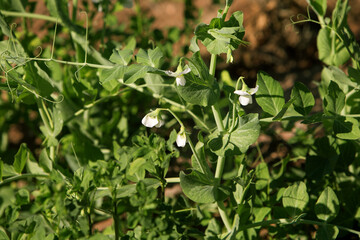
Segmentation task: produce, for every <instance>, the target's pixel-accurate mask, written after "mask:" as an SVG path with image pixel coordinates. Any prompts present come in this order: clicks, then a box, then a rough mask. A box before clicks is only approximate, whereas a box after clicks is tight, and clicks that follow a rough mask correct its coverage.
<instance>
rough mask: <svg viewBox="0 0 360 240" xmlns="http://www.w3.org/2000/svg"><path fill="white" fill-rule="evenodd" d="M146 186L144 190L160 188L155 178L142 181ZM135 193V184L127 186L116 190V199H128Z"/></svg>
mask: <svg viewBox="0 0 360 240" xmlns="http://www.w3.org/2000/svg"><path fill="white" fill-rule="evenodd" d="M142 182H143V183H145V185H146V189H147V190H148V189H156V188H158V187H160V185H161V183H160V182H159V180H157V179H155V178H145V179H143V180H142ZM135 193H136V184H128V185H125V186H122V187H120V188H118V189H116V198H125V197H130V196H131V195H133V194H135Z"/></svg>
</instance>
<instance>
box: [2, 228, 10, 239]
mask: <svg viewBox="0 0 360 240" xmlns="http://www.w3.org/2000/svg"><path fill="white" fill-rule="evenodd" d="M0 239H2V240H10V238H9V237H8V236H7V235H6V233H5V232H4V231H3V230H2V229H0Z"/></svg>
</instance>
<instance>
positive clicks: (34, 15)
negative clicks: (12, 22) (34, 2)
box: [0, 10, 62, 24]
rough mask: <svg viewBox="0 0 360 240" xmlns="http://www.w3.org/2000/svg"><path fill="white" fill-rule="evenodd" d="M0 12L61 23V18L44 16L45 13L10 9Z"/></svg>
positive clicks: (11, 15) (5, 14)
mask: <svg viewBox="0 0 360 240" xmlns="http://www.w3.org/2000/svg"><path fill="white" fill-rule="evenodd" d="M0 13H1V14H2V15H4V16H10V17H21V18H35V19H40V20H45V21H48V22H54V23H56V22H58V23H60V24H62V22H61V20H59V19H57V18H54V17H50V16H46V15H41V14H36V13H27V12H12V11H5V10H0Z"/></svg>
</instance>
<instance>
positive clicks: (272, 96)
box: [256, 72, 285, 116]
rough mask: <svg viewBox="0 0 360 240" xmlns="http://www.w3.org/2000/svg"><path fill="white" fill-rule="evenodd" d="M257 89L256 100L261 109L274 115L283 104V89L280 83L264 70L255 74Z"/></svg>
mask: <svg viewBox="0 0 360 240" xmlns="http://www.w3.org/2000/svg"><path fill="white" fill-rule="evenodd" d="M257 84H258V85H259V90H258V91H257V92H256V102H257V103H258V104H259V105H260V107H261V108H262V110H263V111H264V112H266V113H269V114H270V115H272V116H276V115H277V114H278V113H279V112H280V111H281V109H282V107H283V106H284V104H285V99H284V91H283V90H282V88H281V86H280V83H279V82H277V81H275V80H274V79H273V78H272V77H271V76H270V75H268V74H267V73H265V72H259V73H258V74H257Z"/></svg>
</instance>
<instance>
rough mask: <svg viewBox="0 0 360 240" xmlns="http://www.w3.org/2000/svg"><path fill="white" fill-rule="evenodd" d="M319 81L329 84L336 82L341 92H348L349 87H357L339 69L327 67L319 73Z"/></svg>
mask: <svg viewBox="0 0 360 240" xmlns="http://www.w3.org/2000/svg"><path fill="white" fill-rule="evenodd" d="M321 80H322V81H325V83H328V84H330V82H331V81H334V82H336V83H337V84H338V85H339V87H340V89H341V90H342V91H343V92H348V91H349V87H353V88H355V87H357V84H356V83H355V82H353V81H352V80H351V79H350V78H349V77H348V76H347V75H346V74H345V73H344V72H343V71H342V70H341V69H340V68H338V67H334V66H329V67H327V68H326V67H325V68H324V69H323V71H322V73H321Z"/></svg>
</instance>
